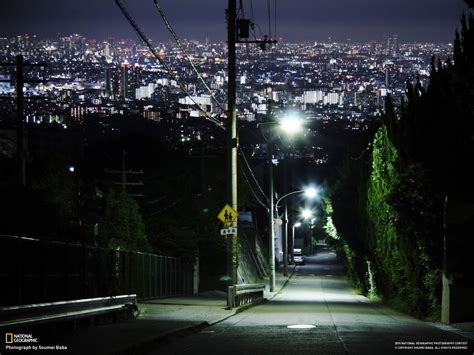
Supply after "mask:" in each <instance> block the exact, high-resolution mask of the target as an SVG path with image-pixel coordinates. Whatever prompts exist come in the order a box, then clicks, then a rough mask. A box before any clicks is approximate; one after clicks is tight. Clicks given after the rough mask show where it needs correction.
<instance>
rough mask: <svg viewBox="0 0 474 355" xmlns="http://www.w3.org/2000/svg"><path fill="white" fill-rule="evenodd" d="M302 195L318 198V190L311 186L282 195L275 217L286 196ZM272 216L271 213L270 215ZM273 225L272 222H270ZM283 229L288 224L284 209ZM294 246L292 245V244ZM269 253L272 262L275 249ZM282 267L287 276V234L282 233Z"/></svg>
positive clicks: (277, 202)
mask: <svg viewBox="0 0 474 355" xmlns="http://www.w3.org/2000/svg"><path fill="white" fill-rule="evenodd" d="M301 193H303V194H304V195H305V196H306V197H307V198H309V199H313V198H316V197H318V196H319V189H317V188H315V187H313V186H310V187H307V188H306V189H303V190H296V191H292V192H289V193H287V194H285V195H283V196H282V197H280V198H279V199H278V200H277V201H276V203H275V211H276V213H277V216H278V204H279V203H280V202H281V201H282V200H283V199H284V198H286V197H288V196H291V195H294V194H301ZM271 214H272V213H271ZM272 218H273V215H272ZM272 223H273V222H272ZM283 223H284V224H283V229H284V230H285V231H287V230H288V229H287V228H286V226H287V224H288V215H287V213H286V209H285V217H284V221H283ZM272 235H273V230H272ZM293 243H294V239H293ZM293 245H294V244H293ZM270 253H271V259H270V260H273V262H274V258H275V249H274V246H273V248H272V249H271V250H270ZM291 254H292V255H293V251H292V252H291ZM283 259H284V260H283V263H284V264H283V265H284V272H285V275H286V274H287V270H288V233H287V232H285V233H284V240H283ZM270 270H271V275H270V280H271V282H270V289H271V287H272V280H275V274H274V273H275V267H271V268H270Z"/></svg>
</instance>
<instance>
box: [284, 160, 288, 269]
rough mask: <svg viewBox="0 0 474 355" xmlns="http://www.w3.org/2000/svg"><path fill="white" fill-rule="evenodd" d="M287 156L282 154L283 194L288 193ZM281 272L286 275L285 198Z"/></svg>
mask: <svg viewBox="0 0 474 355" xmlns="http://www.w3.org/2000/svg"><path fill="white" fill-rule="evenodd" d="M287 159H288V156H283V194H285V195H286V194H287V193H288V162H287ZM283 236H284V237H283V259H284V260H283V265H284V269H283V273H284V275H285V276H288V201H287V200H285V214H284V216H283Z"/></svg>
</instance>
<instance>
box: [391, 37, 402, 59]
mask: <svg viewBox="0 0 474 355" xmlns="http://www.w3.org/2000/svg"><path fill="white" fill-rule="evenodd" d="M399 51H400V47H399V43H398V35H393V37H392V55H393V56H394V57H396V56H397V55H398V53H399Z"/></svg>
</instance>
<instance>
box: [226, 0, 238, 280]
mask: <svg viewBox="0 0 474 355" xmlns="http://www.w3.org/2000/svg"><path fill="white" fill-rule="evenodd" d="M236 23H237V2H236V0H229V2H228V9H227V44H228V64H227V65H228V67H227V71H228V87H227V104H228V107H227V110H228V111H227V112H228V113H227V127H228V134H229V136H228V143H227V144H228V162H229V164H230V167H229V173H230V174H229V175H230V189H229V195H230V196H229V197H228V198H229V199H230V201H231V206H232V208H233V209H234V210H235V211H237V147H238V139H237V112H236V96H237V94H236V93H237V88H236V81H237V68H236V53H235V52H236V41H237V29H236ZM237 220H238V218H236V219H235V221H234V224H233V226H232V227H234V228H237ZM228 238H229V239H228V246H230V248H231V253H230V254H231V255H230V260H231V270H230V271H231V273H230V276H231V282H232V285H236V284H237V269H238V267H239V244H238V239H237V233H235V234H231V235H229V236H228Z"/></svg>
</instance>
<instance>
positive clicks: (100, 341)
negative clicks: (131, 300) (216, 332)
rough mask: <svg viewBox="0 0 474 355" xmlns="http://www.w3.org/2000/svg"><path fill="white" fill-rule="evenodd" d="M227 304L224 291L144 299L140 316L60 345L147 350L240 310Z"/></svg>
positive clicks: (86, 350) (77, 350) (70, 350)
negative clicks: (228, 306)
mask: <svg viewBox="0 0 474 355" xmlns="http://www.w3.org/2000/svg"><path fill="white" fill-rule="evenodd" d="M292 272H293V268H291V269H290V273H289V275H288V277H285V276H283V274H282V273H280V272H278V273H277V275H276V279H275V284H276V288H275V292H269V290H268V288H269V287H268V280H265V284H266V290H265V293H264V296H265V298H266V299H271V298H273V297H274V296H275V295H277V294H278V292H279V291H280V290H281V289H282V288H283V287H284V285H285V284H286V282H287V280H288V278H289V277H291V275H292ZM226 307H227V295H226V293H224V292H221V291H211V292H205V293H202V294H199V295H198V296H193V297H173V298H166V299H157V300H150V301H144V302H142V303H139V305H138V308H139V309H140V316H139V317H138V319H135V320H129V321H124V322H120V323H115V324H109V325H104V326H99V327H94V328H89V329H85V330H81V331H80V332H78V333H77V334H74V335H72V336H70V337H68V338H66V339H64V340H63V341H62V342H61V343H60V344H58V345H65V346H67V354H89V355H93V354H139V353H144V352H146V351H147V349H149V348H151V347H153V346H156V345H158V344H161V343H166V342H169V341H171V340H173V339H174V338H176V337H179V336H183V335H186V334H192V333H194V332H197V331H199V330H201V329H203V328H205V327H208V326H210V325H213V324H216V323H218V322H221V321H223V320H225V319H227V318H229V317H231V316H233V315H234V314H236V313H238V312H239V311H240V309H239V308H234V309H232V310H229V309H226ZM244 307H245V306H244ZM56 353H57V352H56Z"/></svg>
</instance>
